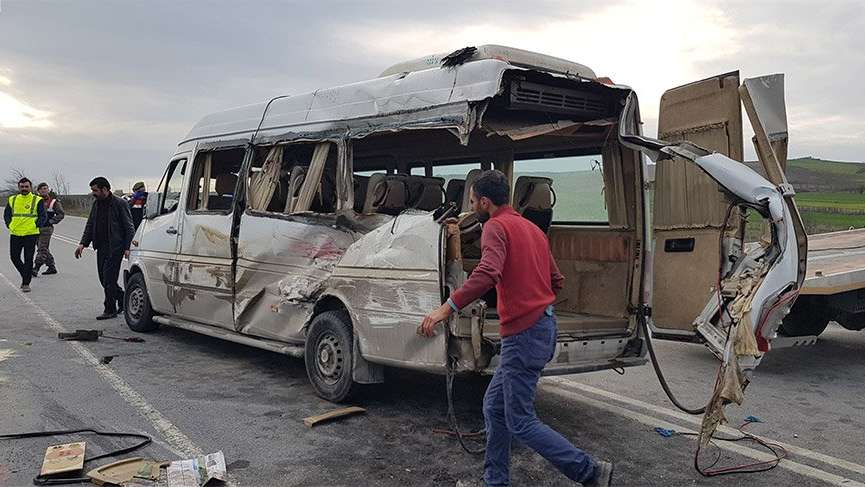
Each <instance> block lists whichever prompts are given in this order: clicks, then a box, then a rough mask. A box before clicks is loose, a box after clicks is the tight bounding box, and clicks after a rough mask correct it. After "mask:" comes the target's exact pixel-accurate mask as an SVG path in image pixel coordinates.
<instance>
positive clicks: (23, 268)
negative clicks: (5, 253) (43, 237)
mask: <svg viewBox="0 0 865 487" xmlns="http://www.w3.org/2000/svg"><path fill="white" fill-rule="evenodd" d="M38 240H39V235H25V236H23V237H19V236H17V235H11V236H10V239H9V254H10V257H11V258H12V265H14V266H15V268H16V269H18V273H19V274H21V284H26V285H28V286H29V285H30V279H32V278H33V254H34V253H35V252H36V241H38ZM22 250H23V251H24V260H21V251H22Z"/></svg>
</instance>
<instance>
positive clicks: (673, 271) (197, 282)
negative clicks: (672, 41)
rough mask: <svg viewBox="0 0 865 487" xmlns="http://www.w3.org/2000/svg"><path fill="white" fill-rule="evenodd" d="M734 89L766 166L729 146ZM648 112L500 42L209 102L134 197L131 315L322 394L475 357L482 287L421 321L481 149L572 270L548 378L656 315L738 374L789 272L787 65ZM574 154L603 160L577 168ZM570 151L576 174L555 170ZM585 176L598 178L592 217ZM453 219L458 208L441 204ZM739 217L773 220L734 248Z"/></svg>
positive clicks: (449, 272) (472, 368)
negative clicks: (138, 221)
mask: <svg viewBox="0 0 865 487" xmlns="http://www.w3.org/2000/svg"><path fill="white" fill-rule="evenodd" d="M743 105H744V106H745V109H746V112H747V114H748V115H749V117H750V120H751V123H752V125H753V126H754V128H755V132H756V135H755V138H754V142H755V144H756V147H757V153H758V154H759V158H760V160H761V162H762V163H763V166H764V169H765V173H766V174H767V175H768V176H767V177H763V176H761V175H758V174H757V173H756V172H754V171H753V170H751V169H749V168H748V167H747V166H745V165H744V164H742V163H741V162H740V161H742V158H743V136H742V108H741V107H742V106H743ZM659 118H660V120H659V134H658V138H657V139H653V138H649V137H645V136H643V135H642V134H641V122H640V116H639V109H638V104H637V97H636V94H635V93H634V92H633V91H632V90H631V89H630V88H628V87H627V86H623V85H618V84H613V83H612V82H611V81H610V80H609V79H606V78H602V77H598V76H596V75H595V73H594V72H593V71H592V70H591V69H589V68H588V67H586V66H582V65H580V64H577V63H573V62H570V61H565V60H562V59H558V58H554V57H550V56H545V55H541V54H536V53H531V52H526V51H522V50H518V49H512V48H506V47H501V46H492V45H490V46H481V47H477V48H474V47H472V48H465V49H461V50H459V51H456V52H454V53H451V54H449V55H433V56H428V57H424V58H421V59H418V60H415V61H410V62H406V63H402V64H398V65H396V66H393V67H391V68H389V69H388V70H386V71H385V72H384V73H382V75H381V76H380V77H379V78H376V79H373V80H369V81H363V82H359V83H354V84H349V85H345V86H338V87H334V88H326V89H319V90H316V91H314V92H312V93H307V94H301V95H292V96H280V97H276V98H273V99H271V100H269V101H267V102H265V103H260V104H256V105H249V106H244V107H240V108H236V109H232V110H227V111H223V112H219V113H215V114H212V115H208V116H206V117H204V118H203V119H202V120H201V121H200V122H198V123H197V124H196V125H195V126H194V127H193V128H192V130H191V131H190V132H189V134H188V135H186V136H185V137H184V138H183V139H182V140H181V141H180V143H179V144H178V146H177V150H176V153H175V155H174V156H173V157H172V158H171V160H170V161H169V162H168V166H167V169H166V170H165V174H164V176H163V178H162V182H161V184H160V186H159V189H158V191H155V192H153V193H151V194H150V198H149V199H148V201H147V211H146V213H147V214H146V220H145V221H144V222H143V223H142V225H141V226H140V228H139V229H138V232H137V234H136V236H135V239H134V241H133V244H132V252H131V257H130V259H129V262H128V268H127V269H126V270H125V273H124V278H125V281H126V289H127V292H126V298H125V299H126V303H125V318H126V322H127V323H128V325H129V327H130V328H131V329H133V330H135V331H142V332H143V331H152V330H155V329H156V328H157V327H158V326H159V325H168V326H174V327H179V328H183V329H187V330H192V331H195V332H199V333H203V334H206V335H210V336H215V337H219V338H223V339H226V340H230V341H233V342H237V343H242V344H245V345H251V346H254V347H260V348H263V349H266V350H271V351H274V352H278V353H284V354H288V355H292V356H296V357H301V358H303V359H304V360H305V362H306V368H307V371H308V374H309V379H310V381H311V383H312V385H313V387H314V388H315V390H316V392H317V393H318V394H319V395H320V396H321V397H323V398H326V399H329V400H332V401H341V400H344V399H345V398H346V397H347V396H348V395H349V394H350V393H351V391H352V389H353V387H354V386H355V385H356V384H358V383H360V384H367V383H375V382H380V381H382V380H383V367H384V366H392V367H403V368H411V369H418V370H423V371H428V372H433V373H440V374H446V373H454V374H463V373H479V374H489V373H491V372H492V371H493V370H494V369H495V367H496V364H497V362H498V356H497V353H498V348H499V344H500V337H499V335H498V326H497V318H498V317H497V314H496V295H495V292H494V291H491V292H490V293H489V294H488V295H486V296H485V297H484V298H483V299H480V300H478V301H477V302H475V303H473V304H472V305H471V306H469V307H467V308H466V309H464V310H463V311H462V312H460V313H459V314H458V315H455V316H453V317H452V318H451V320H450V322H449V323H447V326H445V327H441V328H439V330H438V335H437V336H436V337H435V338H434V339H427V338H424V337H420V336H418V335H417V333H416V330H417V327H418V325H419V324H420V322H421V320H422V318H423V316H424V314H425V313H426V312H428V311H429V310H431V309H433V308H435V307H437V306H438V305H440V304H441V303H442V302H444V300H446V299H447V297H448V295H449V293H450V292H452V291H453V290H454V289H456V288H457V287H459V286H460V285H461V283H462V282H463V281H464V280H465V279H466V277H467V276H468V275H469V274H470V273H471V272H472V269H473V267H474V266H475V265H477V262H478V259H479V257H480V250H479V242H480V235H481V233H482V232H483V228H482V226H481V225H480V224H479V223H477V222H476V221H475V220H474V219H473V217H472V215H471V214H470V211H469V204H468V188H469V187H471V185H472V181H473V179H474V178H476V177H477V176H478V174H479V173H480V172H481V171H482V170H484V169H489V168H497V169H499V170H501V171H503V172H504V173H505V174H506V175H508V176H509V177H510V178H511V181H512V185H513V186H512V187H513V192H512V204H513V206H514V207H515V208H516V209H517V211H519V212H520V213H522V214H523V216H525V217H526V218H528V219H529V220H531V221H532V222H534V223H535V224H537V225H538V226H539V227H540V228H541V229H543V231H544V232H546V233H547V235H548V236H549V242H550V246H551V249H552V253H553V255H554V257H555V259H556V261H557V262H558V265H559V267H560V269H561V271H562V273H563V274H564V275H565V278H566V282H565V287H564V289H563V290H562V292H561V293H560V295H559V296H558V300H557V302H556V311H557V315H558V324H559V335H558V348H557V352H556V355H555V358H554V359H553V360H552V361H551V362H550V363H549V365H548V366H547V368H546V370H545V372H546V373H547V374H572V373H576V372H583V371H592V370H600V369H608V368H621V367H629V366H635V365H641V364H644V363H646V362H647V337H646V333H647V329H651V333H652V336H654V337H655V338H664V339H674V340H694V341H701V342H704V343H705V344H706V345H707V346H708V347H709V348H710V349H711V350H712V351H713V352H714V353H715V354H716V355H717V356H718V357H719V358H720V359H722V360H723V361H724V364H725V367H726V370H727V372H725V374H726V375H725V377H726V376H729V378H728V379H725V380H729V381H732V382H731V383H733V384H732V385H734V386H735V387H734V388H733V389H732V390H734V392H736V393H741V390H742V388H744V386H745V385H746V384H747V381H748V378H749V374H750V372H751V370H752V369H753V368H754V367H755V366H756V365H757V364H758V363H759V361H760V358H761V356H762V355H763V354H765V353H766V352H768V351H769V350H770V348H771V342H772V339H773V338H774V337H775V335H776V329H777V327H778V325H779V323H780V321H781V319H782V318H783V317H784V315H785V314H786V313H787V312H788V311H789V309H790V307H791V305H792V304H793V302H794V301H795V299H796V296H797V294H798V290H799V287H800V285H801V283H802V280H803V276H804V271H805V267H804V265H805V264H804V262H805V260H804V258H805V246H806V237H805V234H804V231H803V228H802V225H801V221H800V218H799V214H798V212H797V210H796V207H795V204H794V202H793V191H792V189H791V187H790V186H789V184H787V183H786V180H785V178H784V175H783V172H782V171H781V170H780V168H781V167H782V165H781V162H780V161H782V160H783V158H785V157H786V115H785V111H784V100H783V78H782V76H781V75H773V76H767V77H762V78H756V79H752V80H745V81H744V83H742V84H740V80H739V75H738V73H736V72H734V73H728V74H724V75H721V76H716V77H713V78H710V79H706V80H703V81H699V82H696V83H692V84H689V85H686V86H682V87H679V88H675V89H672V90H670V91H668V92H667V93H666V94H665V95H664V96H663V98H662V100H661V108H660V115H659ZM587 158H588V159H587ZM647 158H649V159H652V160H653V161H655V162H656V164H657V165H656V166H655V171H656V176H655V180H656V183H655V187H656V189H655V191H654V196H653V198H654V201H653V205H651V211H650V205H649V197H648V194H647V192H646V191H647V190H646V185H645V184H644V174H645V171H646V168H647V162H646V160H647ZM586 160H592V161H593V164H594V165H595V168H596V170H595V171H583V172H573V171H576V170H577V169H580V167H577V166H578V163H579V164H583V163H584V161H586ZM581 161H583V162H581ZM571 164H573V165H574V169H573V171H572V172H568V173H567V174H569V175H571V176H569V177H568V178H564V179H560V178H557V177H555V175H554V174H553V175H551V173H553V172H554V171H552V169H554V168H558V170H561V169H562V168H565V169H567V168H568V167H569V165H571ZM561 174H564V173H561ZM573 175H577V176H573ZM580 175H586V176H585V177H587V178H595V179H596V182H597V189H596V190H592V191H589V194H590V195H593V197H594V198H596V199H597V201H596V202H593V203H591V205H594V206H593V208H594V210H592V212H588V213H587V214H586V215H581V214H580V208H579V204H578V203H575V201H576V200H575V199H574V195H576V194H578V193H580V192H581V191H582V192H583V193H585V188H584V186H582V183H581V180H580ZM581 188H582V189H581ZM650 213H651V215H650ZM599 215H600V216H599ZM451 216H453V217H459V218H460V224H459V225H450V226H449V225H446V224H444V223H443V222H444V220H445V219H446V218H448V217H451ZM746 218H750V219H751V221H754V220H763V221H765V225H766V226H767V227H766V228H767V229H768V232H767V233H766V235H767V238H766V239H764V241H763V242H762V243H761V245H759V246H756V247H753V248H752V247H750V246H749V247H745V246H743V231H744V230H743V229H744V222H745V219H746ZM650 222H651V227H650ZM644 324H645V325H646V326H643V325H644ZM727 394H728V395H731V394H730V393H727ZM733 399H735V398H733Z"/></svg>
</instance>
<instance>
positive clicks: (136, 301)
mask: <svg viewBox="0 0 865 487" xmlns="http://www.w3.org/2000/svg"><path fill="white" fill-rule="evenodd" d="M145 299H146V298H145V296H144V289H141V288H140V287H136V288H134V289H132V290H131V291H130V292H129V298H128V299H127V304H126V312H127V313H129V317H130V318H132V319H135V320H138V319H140V318H141V315H142V314H144V304H145Z"/></svg>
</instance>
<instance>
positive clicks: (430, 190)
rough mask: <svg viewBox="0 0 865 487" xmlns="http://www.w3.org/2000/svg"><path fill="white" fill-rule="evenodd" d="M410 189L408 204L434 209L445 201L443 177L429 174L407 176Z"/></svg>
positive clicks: (418, 207) (428, 209) (422, 208)
mask: <svg viewBox="0 0 865 487" xmlns="http://www.w3.org/2000/svg"><path fill="white" fill-rule="evenodd" d="M405 179H406V181H405V182H406V185H407V189H408V196H409V201H408V206H409V207H410V208H417V209H419V210H424V211H432V210H435V209H436V208H438V207H440V206H441V205H442V203H443V202H444V195H445V191H444V184H445V180H444V179H443V178H434V177H427V176H405Z"/></svg>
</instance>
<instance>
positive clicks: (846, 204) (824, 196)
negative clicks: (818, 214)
mask: <svg viewBox="0 0 865 487" xmlns="http://www.w3.org/2000/svg"><path fill="white" fill-rule="evenodd" d="M796 202H797V203H798V204H799V207H800V208H827V209H828V208H837V209H842V210H850V211H851V212H856V211H859V212H863V213H865V194H860V193H859V192H845V193H824V192H810V193H804V192H802V193H797V194H796Z"/></svg>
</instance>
